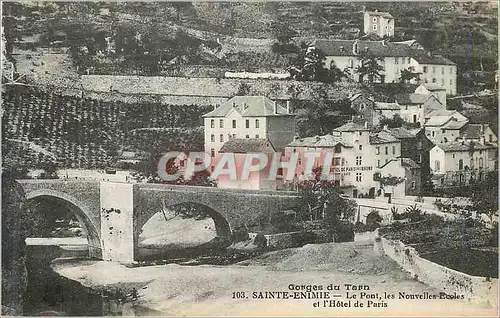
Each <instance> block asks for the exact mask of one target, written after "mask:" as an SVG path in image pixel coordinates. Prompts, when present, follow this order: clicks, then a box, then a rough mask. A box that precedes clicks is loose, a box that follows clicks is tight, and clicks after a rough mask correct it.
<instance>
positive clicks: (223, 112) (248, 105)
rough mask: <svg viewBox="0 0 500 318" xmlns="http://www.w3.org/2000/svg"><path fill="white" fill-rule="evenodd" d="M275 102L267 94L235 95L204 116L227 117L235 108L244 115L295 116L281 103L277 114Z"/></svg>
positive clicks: (277, 107) (277, 106) (277, 108)
mask: <svg viewBox="0 0 500 318" xmlns="http://www.w3.org/2000/svg"><path fill="white" fill-rule="evenodd" d="M274 103H275V102H273V101H272V100H270V99H269V98H267V97H265V96H234V97H233V98H231V99H229V100H228V101H226V102H225V103H224V104H222V105H220V107H218V108H217V109H214V110H213V111H211V112H209V113H208V114H205V115H203V117H226V116H227V115H228V114H229V113H230V112H232V111H233V110H236V111H237V112H238V113H240V115H241V116H243V117H264V116H266V117H267V116H295V115H293V114H289V113H287V111H286V109H285V108H283V107H281V106H279V105H276V110H277V114H275V113H274Z"/></svg>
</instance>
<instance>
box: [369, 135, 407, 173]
mask: <svg viewBox="0 0 500 318" xmlns="http://www.w3.org/2000/svg"><path fill="white" fill-rule="evenodd" d="M370 144H371V145H372V146H373V148H374V150H375V152H374V153H372V155H373V156H374V158H375V166H376V167H377V168H380V167H382V166H383V165H385V164H386V163H388V162H389V161H390V160H392V159H395V158H398V157H400V156H401V141H400V140H399V139H397V138H396V137H394V136H393V135H392V134H391V132H390V131H388V130H387V127H384V129H383V130H382V131H380V132H377V133H372V134H370Z"/></svg>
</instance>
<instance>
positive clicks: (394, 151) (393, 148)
mask: <svg viewBox="0 0 500 318" xmlns="http://www.w3.org/2000/svg"><path fill="white" fill-rule="evenodd" d="M392 154H393V155H395V154H396V146H392Z"/></svg>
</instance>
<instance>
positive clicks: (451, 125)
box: [441, 117, 467, 130]
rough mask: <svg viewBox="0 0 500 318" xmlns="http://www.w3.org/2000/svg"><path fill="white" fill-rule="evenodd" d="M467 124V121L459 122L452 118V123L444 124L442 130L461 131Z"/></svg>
mask: <svg viewBox="0 0 500 318" xmlns="http://www.w3.org/2000/svg"><path fill="white" fill-rule="evenodd" d="M466 124H467V121H458V120H457V119H456V118H454V117H452V118H451V120H450V121H448V122H447V123H446V124H444V125H443V126H442V127H441V128H442V129H453V130H456V129H460V128H462V127H463V126H465V125H466Z"/></svg>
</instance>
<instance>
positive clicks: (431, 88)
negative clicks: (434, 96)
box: [421, 83, 446, 92]
mask: <svg viewBox="0 0 500 318" xmlns="http://www.w3.org/2000/svg"><path fill="white" fill-rule="evenodd" d="M421 85H422V86H423V87H425V88H426V89H427V90H428V91H431V92H432V91H445V90H446V88H444V87H443V86H441V85H439V84H436V83H424V84H421Z"/></svg>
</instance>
